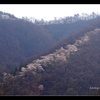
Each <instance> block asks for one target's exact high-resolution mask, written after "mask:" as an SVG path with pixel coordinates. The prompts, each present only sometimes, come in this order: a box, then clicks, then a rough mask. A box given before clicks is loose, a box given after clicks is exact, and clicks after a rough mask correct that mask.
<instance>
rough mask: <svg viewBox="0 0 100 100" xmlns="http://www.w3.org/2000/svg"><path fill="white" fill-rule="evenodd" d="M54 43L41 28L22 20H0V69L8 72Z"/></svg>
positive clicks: (48, 34)
mask: <svg viewBox="0 0 100 100" xmlns="http://www.w3.org/2000/svg"><path fill="white" fill-rule="evenodd" d="M55 43H56V41H55V40H54V39H53V38H52V36H51V35H50V33H49V32H48V31H47V30H46V29H44V28H43V27H42V26H38V25H34V24H33V23H31V22H28V21H24V20H22V19H15V20H11V19H2V18H0V47H1V48H0V55H1V57H0V68H1V70H0V71H1V72H2V71H8V70H11V69H13V68H15V67H16V66H19V64H20V63H21V62H23V61H24V59H26V58H27V57H30V56H31V55H36V54H38V53H40V52H42V51H44V50H45V49H47V48H50V47H51V46H53V45H54V44H55Z"/></svg>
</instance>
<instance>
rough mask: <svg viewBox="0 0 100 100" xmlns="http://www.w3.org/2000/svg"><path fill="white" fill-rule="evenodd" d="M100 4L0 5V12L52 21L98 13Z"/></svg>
mask: <svg viewBox="0 0 100 100" xmlns="http://www.w3.org/2000/svg"><path fill="white" fill-rule="evenodd" d="M99 10H100V4H0V11H2V12H7V13H10V14H13V15H15V16H16V17H19V18H22V16H24V17H25V16H27V17H28V18H29V17H34V18H36V19H41V18H43V19H44V20H53V19H54V17H57V18H59V17H66V16H73V15H74V14H77V13H78V14H80V15H81V14H82V13H89V14H90V13H92V12H93V11H94V12H96V13H97V12H98V13H99V12H100V11H99Z"/></svg>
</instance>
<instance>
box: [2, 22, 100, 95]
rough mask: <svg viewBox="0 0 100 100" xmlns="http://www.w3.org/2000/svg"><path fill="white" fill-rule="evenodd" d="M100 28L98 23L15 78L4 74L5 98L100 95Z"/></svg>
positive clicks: (35, 61)
mask: <svg viewBox="0 0 100 100" xmlns="http://www.w3.org/2000/svg"><path fill="white" fill-rule="evenodd" d="M99 26H100V23H98V24H97V23H96V24H94V25H91V26H89V27H87V29H84V30H83V31H81V32H79V33H77V34H75V35H74V36H72V37H70V38H69V39H66V42H68V44H66V45H63V46H62V47H60V48H59V49H56V50H55V51H54V52H52V53H50V54H48V55H45V56H41V57H40V58H39V59H35V60H33V62H31V63H29V64H27V65H26V66H23V67H21V68H20V69H19V71H18V70H17V72H16V73H15V74H14V75H15V76H12V75H10V74H7V73H4V78H3V82H4V85H3V86H1V90H2V91H3V92H2V93H1V94H5V95H6V94H12V95H18V94H20V95H94V94H95V93H96V94H99V92H100V91H99V89H96V88H99V84H100V81H99V79H100V77H99V76H100V75H99V74H100V62H99V58H100V43H99V42H100V27H99ZM71 39H72V40H71ZM64 42H65V40H64ZM8 79H9V80H8ZM11 86H12V89H11V90H10V91H9V89H10V88H11ZM5 87H6V88H5ZM15 88H17V89H16V90H15ZM93 88H94V89H93Z"/></svg>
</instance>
